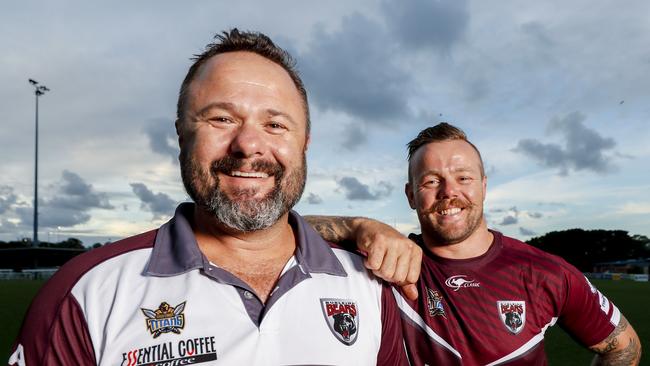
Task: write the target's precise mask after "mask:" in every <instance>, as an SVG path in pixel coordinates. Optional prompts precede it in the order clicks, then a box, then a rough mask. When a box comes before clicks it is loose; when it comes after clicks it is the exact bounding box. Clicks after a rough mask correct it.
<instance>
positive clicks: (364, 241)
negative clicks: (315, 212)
mask: <svg viewBox="0 0 650 366" xmlns="http://www.w3.org/2000/svg"><path fill="white" fill-rule="evenodd" d="M305 219H306V220H307V222H309V223H310V224H311V225H312V226H313V227H314V229H315V230H316V231H317V232H318V233H319V234H320V235H321V236H322V237H323V239H325V240H327V241H331V242H335V243H338V242H341V241H344V240H351V241H354V242H356V244H357V249H359V250H360V251H362V252H364V253H366V254H367V258H366V259H365V266H366V268H368V269H370V270H371V271H372V272H373V273H374V274H375V276H377V277H379V278H381V279H383V280H385V281H387V282H391V283H395V284H397V285H399V286H401V287H402V291H403V292H404V294H405V295H406V297H408V298H409V299H411V300H415V299H417V297H418V290H417V286H416V285H415V283H416V282H417V280H418V278H419V277H420V267H421V263H422V249H421V248H420V247H419V246H418V245H416V244H415V243H413V242H412V241H411V240H409V239H408V238H406V237H405V236H404V235H402V234H401V233H400V232H399V231H397V230H395V229H393V228H392V227H391V226H389V225H386V224H384V223H382V222H379V221H376V220H372V219H367V218H363V217H339V216H305Z"/></svg>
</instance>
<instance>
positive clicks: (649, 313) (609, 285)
mask: <svg viewBox="0 0 650 366" xmlns="http://www.w3.org/2000/svg"><path fill="white" fill-rule="evenodd" d="M592 283H593V284H594V285H595V286H596V287H598V288H599V289H600V290H601V292H603V293H604V294H606V295H607V297H608V298H609V299H610V300H612V301H613V302H614V303H616V305H617V306H618V308H619V309H621V311H622V312H623V313H624V314H625V316H626V317H627V318H628V320H629V321H630V323H632V325H633V326H634V328H635V329H636V331H637V332H638V333H639V337H640V338H641V343H642V344H643V348H644V350H645V356H644V357H643V359H642V361H641V364H642V365H647V366H650V309H649V308H650V282H632V281H608V280H593V281H592ZM42 284H43V282H42V281H0V299H2V301H0V319H3V320H4V321H3V323H4V327H3V328H4V329H3V330H2V331H0V350H1V351H2V352H0V355H2V357H3V358H2V359H0V364H4V362H6V360H7V359H8V357H9V347H11V344H12V342H13V339H14V338H15V336H16V333H17V332H18V328H20V324H21V322H22V318H23V315H24V314H25V311H26V310H27V307H28V306H29V302H30V301H31V298H32V297H33V296H34V294H35V293H36V291H37V290H38V288H39V287H40V286H41V285H42ZM546 350H547V353H548V355H549V364H550V365H589V362H590V360H591V359H592V358H593V356H592V354H591V353H590V352H589V351H587V350H585V349H584V348H582V347H580V346H579V345H577V344H576V343H575V342H574V341H573V340H572V339H571V338H570V337H568V336H567V335H566V334H565V333H564V332H563V331H562V330H561V329H560V328H559V327H557V326H556V327H553V328H552V329H551V330H549V332H548V333H547V339H546Z"/></svg>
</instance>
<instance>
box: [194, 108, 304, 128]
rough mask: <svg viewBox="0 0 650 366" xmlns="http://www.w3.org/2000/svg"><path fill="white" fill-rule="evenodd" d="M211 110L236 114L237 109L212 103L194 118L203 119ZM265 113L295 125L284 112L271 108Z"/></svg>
mask: <svg viewBox="0 0 650 366" xmlns="http://www.w3.org/2000/svg"><path fill="white" fill-rule="evenodd" d="M212 109H224V110H226V111H229V112H235V113H236V112H237V109H238V108H237V106H236V105H235V104H234V103H229V102H213V103H210V104H208V105H206V106H205V107H203V108H201V109H200V110H199V111H198V112H197V113H196V116H197V117H205V116H206V114H208V112H210V110H212ZM265 112H266V113H267V114H268V115H269V116H271V117H276V116H280V117H284V118H286V119H288V120H289V122H291V123H292V124H294V125H296V121H294V119H293V118H292V117H291V116H290V115H289V114H287V113H285V112H282V111H279V110H277V109H273V108H269V109H266V110H265Z"/></svg>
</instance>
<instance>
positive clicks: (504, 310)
mask: <svg viewBox="0 0 650 366" xmlns="http://www.w3.org/2000/svg"><path fill="white" fill-rule="evenodd" d="M497 309H498V310H499V317H500V318H501V322H502V323H503V325H505V326H506V328H507V329H508V331H509V332H510V333H512V334H517V333H519V332H521V330H522V329H524V325H526V302H525V301H497Z"/></svg>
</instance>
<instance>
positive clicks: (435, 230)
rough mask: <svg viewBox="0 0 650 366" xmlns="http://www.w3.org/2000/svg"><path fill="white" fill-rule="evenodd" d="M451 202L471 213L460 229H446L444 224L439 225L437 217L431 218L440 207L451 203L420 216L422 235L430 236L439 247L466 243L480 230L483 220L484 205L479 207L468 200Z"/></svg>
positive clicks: (431, 209) (436, 207)
mask: <svg viewBox="0 0 650 366" xmlns="http://www.w3.org/2000/svg"><path fill="white" fill-rule="evenodd" d="M451 202H452V203H454V206H455V207H463V208H464V210H463V211H465V212H466V211H469V212H467V218H466V220H465V222H464V223H463V225H462V226H460V227H457V226H454V227H446V225H444V224H443V225H440V224H438V223H437V222H436V220H435V217H434V218H432V217H430V216H431V215H435V212H437V211H438V210H439V207H438V205H441V206H444V205H447V206H448V205H449V203H439V204H437V205H434V206H433V207H431V208H430V209H428V210H426V211H425V212H423V213H422V214H420V215H419V216H420V226H421V228H422V233H423V234H424V235H427V236H429V237H430V238H431V239H432V241H433V242H434V243H435V244H436V245H439V246H446V245H454V244H458V243H461V242H463V241H465V240H466V239H467V238H469V237H470V236H471V235H472V234H473V233H474V232H475V231H476V230H478V228H479V227H480V226H481V221H482V219H483V206H482V205H480V204H479V205H477V204H474V203H471V202H469V201H466V200H458V201H455V200H452V201H451Z"/></svg>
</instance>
